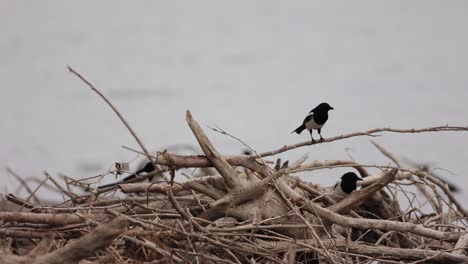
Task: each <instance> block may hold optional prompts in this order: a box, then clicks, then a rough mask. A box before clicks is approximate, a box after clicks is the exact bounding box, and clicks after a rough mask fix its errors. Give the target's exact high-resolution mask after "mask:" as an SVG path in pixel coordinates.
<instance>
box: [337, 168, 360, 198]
mask: <svg viewBox="0 0 468 264" xmlns="http://www.w3.org/2000/svg"><path fill="white" fill-rule="evenodd" d="M358 181H362V178H360V177H359V176H357V175H356V173H354V172H347V173H345V174H343V176H341V178H340V179H339V180H338V181H337V182H336V184H335V186H333V191H332V193H331V195H332V197H331V198H333V199H334V200H336V201H337V202H339V201H341V200H343V199H344V198H345V197H346V196H348V195H349V194H351V193H352V192H353V191H355V190H356V189H357V182H358Z"/></svg>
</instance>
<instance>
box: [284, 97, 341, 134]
mask: <svg viewBox="0 0 468 264" xmlns="http://www.w3.org/2000/svg"><path fill="white" fill-rule="evenodd" d="M333 109H334V108H333V107H331V106H330V105H329V104H327V103H321V104H319V105H318V106H317V107H315V108H314V109H312V111H310V112H309V114H308V115H307V116H306V118H305V119H304V122H302V125H301V126H299V127H298V128H296V129H295V130H294V131H293V132H291V134H292V133H294V132H296V133H297V134H300V133H302V131H303V130H304V129H307V130H309V133H310V137H311V138H312V142H314V137H313V136H312V130H313V129H317V131H318V133H319V135H320V140H323V138H322V134H321V130H322V127H323V125H325V122H327V120H328V111H330V110H333Z"/></svg>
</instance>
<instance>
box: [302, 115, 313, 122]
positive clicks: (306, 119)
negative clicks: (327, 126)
mask: <svg viewBox="0 0 468 264" xmlns="http://www.w3.org/2000/svg"><path fill="white" fill-rule="evenodd" d="M313 116H314V113H312V112H311V113H309V114H308V115H307V116H306V118H304V122H303V123H304V124H305V123H307V122H309V121H310V120H311V119H312V117H313Z"/></svg>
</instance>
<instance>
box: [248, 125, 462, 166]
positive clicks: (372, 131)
mask: <svg viewBox="0 0 468 264" xmlns="http://www.w3.org/2000/svg"><path fill="white" fill-rule="evenodd" d="M440 131H468V126H467V127H462V126H436V127H428V128H420V129H414V128H412V129H395V128H374V129H370V130H367V131H364V132H354V133H349V134H344V135H339V136H336V137H332V138H325V139H323V140H321V141H318V142H311V141H310V140H309V141H304V142H300V143H296V144H293V145H289V146H286V145H285V146H283V147H281V148H279V149H276V150H272V151H267V152H263V153H260V156H262V157H267V156H272V155H276V154H279V153H282V152H285V151H288V150H291V149H295V148H299V147H304V146H310V145H315V144H319V143H326V142H332V141H336V140H341V139H346V138H351V137H358V136H371V137H375V136H378V135H375V133H379V132H393V133H423V132H440ZM253 157H254V158H255V156H253Z"/></svg>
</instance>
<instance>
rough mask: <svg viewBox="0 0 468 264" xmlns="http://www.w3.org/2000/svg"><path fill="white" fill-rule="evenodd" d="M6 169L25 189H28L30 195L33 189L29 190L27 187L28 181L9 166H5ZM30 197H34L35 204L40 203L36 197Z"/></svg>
mask: <svg viewBox="0 0 468 264" xmlns="http://www.w3.org/2000/svg"><path fill="white" fill-rule="evenodd" d="M6 171H7V172H8V173H9V174H10V175H12V176H13V177H15V179H17V180H18V181H19V182H20V183H21V184H22V185H23V186H24V187H25V188H26V190H27V191H28V193H29V195H31V194H32V193H33V190H31V188H30V187H29V185H28V183H27V182H26V181H25V180H23V178H21V176H19V175H18V174H17V173H16V172H14V171H13V170H12V169H11V168H9V167H7V168H6ZM32 198H33V199H34V202H35V203H36V204H40V201H39V199H38V198H37V197H36V196H34V195H33V196H32Z"/></svg>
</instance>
